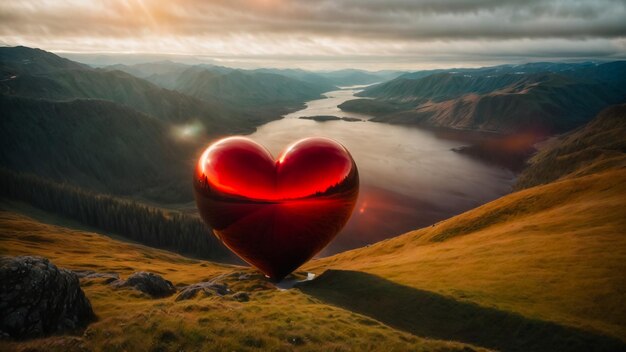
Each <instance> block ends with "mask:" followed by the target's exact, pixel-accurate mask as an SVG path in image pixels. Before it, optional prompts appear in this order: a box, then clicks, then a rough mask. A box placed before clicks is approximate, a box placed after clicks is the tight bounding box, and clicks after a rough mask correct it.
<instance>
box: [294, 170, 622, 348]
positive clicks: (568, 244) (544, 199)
mask: <svg viewBox="0 0 626 352" xmlns="http://www.w3.org/2000/svg"><path fill="white" fill-rule="evenodd" d="M624 179H626V169H625V168H623V167H622V168H613V169H610V170H605V171H602V172H600V173H596V174H592V175H587V176H582V177H578V178H572V179H567V180H563V181H560V182H554V183H551V184H548V185H544V186H540V187H535V188H530V189H527V190H524V191H520V192H517V193H513V194H510V195H508V196H505V197H502V198H500V199H498V200H495V201H493V202H491V203H488V204H486V205H483V206H481V207H479V208H476V209H474V210H471V211H469V212H466V213H464V214H461V215H459V216H456V217H453V218H451V219H449V220H446V221H442V222H440V223H438V224H435V225H433V226H432V227H428V228H424V229H420V230H417V231H414V232H410V233H407V234H404V235H402V236H399V237H396V238H393V239H390V240H386V241H383V242H380V243H378V244H375V245H372V246H369V247H367V248H363V249H357V250H353V251H349V252H345V253H342V254H338V255H336V256H333V257H329V258H324V259H321V260H318V261H314V262H311V263H309V264H308V265H307V266H306V267H305V268H306V269H307V270H313V271H315V272H317V273H321V272H323V271H324V270H327V269H341V270H353V271H359V272H364V273H369V274H372V275H375V276H376V277H378V278H380V279H384V280H388V281H390V282H392V283H394V284H397V285H401V286H402V287H407V288H414V289H418V290H425V291H428V292H432V293H436V294H438V295H441V296H443V297H447V298H449V299H452V300H455V301H460V302H470V303H474V304H477V305H479V306H480V307H488V308H495V309H498V310H500V311H506V312H514V313H517V314H520V315H521V316H524V317H527V318H536V319H541V320H544V321H550V322H554V323H557V324H559V325H563V326H571V327H575V328H578V329H582V330H585V331H591V332H596V333H600V334H606V335H610V336H613V337H615V338H619V339H621V340H622V341H626V308H625V307H626V306H624V304H623V302H624V300H625V299H626V290H625V288H626V277H625V276H624V272H626V260H624V258H626V238H625V237H624V229H626V210H625V209H626V184H624V182H623V180H624ZM357 279H358V278H357ZM345 280H346V284H347V285H349V281H347V280H349V278H346V279H345ZM351 297H352V298H351V299H352V300H354V299H355V298H354V297H358V295H357V294H355V293H354V292H353V293H351ZM388 299H389V300H392V301H393V300H394V296H393V295H391V294H390V295H389V297H388ZM376 307H381V308H380V309H381V310H382V309H385V308H384V305H376V306H374V307H373V308H372V309H377V308H376ZM397 319H403V318H402V317H399V318H397ZM387 322H388V323H390V324H393V323H394V322H396V320H395V318H394V319H391V320H389V321H387ZM488 323H489V322H488V321H485V322H483V324H488Z"/></svg>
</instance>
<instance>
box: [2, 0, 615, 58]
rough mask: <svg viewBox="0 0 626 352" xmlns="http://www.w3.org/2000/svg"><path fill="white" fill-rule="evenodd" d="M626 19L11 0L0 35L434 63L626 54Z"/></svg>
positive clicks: (512, 10)
mask: <svg viewBox="0 0 626 352" xmlns="http://www.w3.org/2000/svg"><path fill="white" fill-rule="evenodd" d="M625 19H626V0H589V1H579V0H537V1H534V0H526V1H522V0H519V1H517V0H516V1H510V0H471V1H462V0H414V1H409V0H320V1H315V0H214V1H205V0H179V1H171V0H163V1H161V0H144V1H141V0H126V1H122V0H93V1H86V0H69V1H61V0H58V1H55V0H20V1H11V0H7V1H0V44H3V45H26V46H31V47H39V48H42V49H45V50H50V51H53V52H56V53H59V54H62V55H66V56H71V57H73V58H82V59H84V61H89V60H103V56H102V55H103V54H106V55H109V56H110V57H114V59H112V60H117V61H119V60H126V61H133V60H138V58H146V57H149V58H170V59H174V60H177V61H186V62H202V61H205V62H213V63H218V64H223V65H227V66H239V67H256V66H265V67H303V68H310V69H330V68H344V67H355V68H364V69H385V68H400V69H422V68H434V67H451V66H479V65H488V64H497V63H509V62H510V63H518V62H528V61H545V60H567V61H583V60H588V59H596V60H615V59H624V58H626V20H625ZM139 60H141V59H139Z"/></svg>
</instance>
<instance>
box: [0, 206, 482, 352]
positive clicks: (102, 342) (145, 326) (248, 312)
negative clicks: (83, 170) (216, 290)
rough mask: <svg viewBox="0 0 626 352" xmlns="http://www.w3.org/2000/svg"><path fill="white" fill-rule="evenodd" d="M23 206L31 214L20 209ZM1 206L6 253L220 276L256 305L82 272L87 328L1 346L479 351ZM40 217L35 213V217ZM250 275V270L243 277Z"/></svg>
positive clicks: (177, 277) (123, 271)
mask: <svg viewBox="0 0 626 352" xmlns="http://www.w3.org/2000/svg"><path fill="white" fill-rule="evenodd" d="M21 211H25V210H24V208H22V210H21ZM26 212H27V213H28V216H26V215H22V214H19V213H15V212H13V211H7V210H6V209H5V210H2V211H0V233H1V234H2V236H0V254H2V255H42V256H45V257H48V258H50V259H51V261H52V262H53V263H55V264H56V265H58V266H60V267H65V268H69V269H73V270H93V271H97V272H116V273H119V274H120V275H121V276H122V277H126V276H127V275H129V274H131V273H133V272H135V271H139V270H145V271H150V272H154V273H158V274H160V275H162V276H163V277H165V278H166V279H168V280H171V281H172V282H173V283H174V284H175V285H179V286H180V285H184V284H191V283H196V282H200V281H205V280H211V279H217V280H219V282H223V283H227V284H228V285H229V288H230V289H231V290H233V291H235V292H240V291H244V292H247V293H249V295H250V301H249V302H238V301H236V300H234V299H232V298H231V297H230V296H225V297H219V296H216V295H214V296H210V297H201V296H202V295H199V296H198V297H197V298H194V299H191V300H187V301H178V302H177V301H175V296H172V297H169V298H163V299H150V298H148V297H146V296H144V295H143V294H140V293H139V292H137V291H133V290H129V289H122V290H116V289H113V288H111V287H110V286H109V285H106V284H104V283H103V282H102V281H101V280H99V279H81V286H82V288H83V290H84V291H85V293H86V295H87V297H88V298H89V299H90V301H91V304H92V306H93V308H94V311H95V313H96V315H97V316H98V319H97V321H96V322H95V323H93V324H91V325H90V326H89V327H88V328H87V329H86V330H85V331H77V332H75V333H74V334H67V335H61V336H52V337H48V338H42V339H36V340H31V341H25V342H9V341H6V340H3V341H0V350H2V351H37V350H42V351H80V350H84V349H89V350H94V351H126V350H133V351H143V350H151V351H181V350H187V351H196V350H211V351H235V350H236V351H251V350H265V351H289V350H297V351H319V350H326V351H352V350H381V351H383V350H384V351H406V350H411V351H442V352H443V351H473V350H475V348H473V347H471V346H468V345H463V344H460V343H454V342H444V341H438V340H430V339H423V338H418V337H415V336H413V335H411V334H408V333H405V332H401V331H398V330H395V329H393V328H390V327H389V326H386V325H384V324H382V323H380V322H378V321H376V320H374V319H371V318H368V317H366V316H363V315H360V314H356V313H352V312H350V311H348V310H345V309H341V308H337V307H334V306H331V305H327V304H324V303H322V302H320V301H319V300H317V299H314V298H312V297H309V296H307V295H306V294H303V293H302V292H300V291H299V290H297V289H291V290H284V291H283V290H278V289H276V288H275V287H274V286H273V285H271V284H269V283H268V282H267V281H266V280H265V279H264V278H262V277H260V276H259V275H258V274H256V273H255V272H252V271H250V270H249V269H246V268H242V267H234V266H225V265H217V264H214V263H211V262H205V261H198V260H192V259H188V258H185V257H181V256H178V255H174V254H172V253H169V252H165V251H161V250H156V249H152V248H149V247H144V246H141V245H137V244H133V243H128V242H121V241H118V240H116V239H112V238H109V237H107V236H104V235H101V234H98V233H93V232H90V231H89V230H88V229H84V228H79V229H76V227H75V224H72V223H68V222H65V221H62V222H61V224H62V225H63V226H58V225H53V224H51V223H57V224H59V221H60V220H58V219H57V218H54V217H50V215H48V214H45V213H41V212H37V211H32V210H29V209H28V208H26ZM36 219H37V220H36ZM242 275H249V277H247V278H245V279H240V276H242Z"/></svg>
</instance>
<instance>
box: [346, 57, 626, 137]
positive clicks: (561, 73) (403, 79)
mask: <svg viewBox="0 0 626 352" xmlns="http://www.w3.org/2000/svg"><path fill="white" fill-rule="evenodd" d="M359 95H360V96H363V97H368V98H371V99H357V100H351V101H347V102H345V103H344V104H342V105H341V106H340V108H342V109H343V110H346V111H354V112H361V113H367V114H372V115H375V116H376V117H375V118H374V119H373V121H379V122H388V123H396V124H416V125H424V126H434V127H445V128H455V129H468V130H480V131H495V132H503V133H509V132H515V131H520V130H525V129H533V130H539V131H542V132H543V133H544V134H550V133H553V132H561V131H566V130H569V129H571V128H574V127H577V126H580V125H581V124H583V123H585V122H586V121H588V120H589V119H591V118H592V117H593V116H594V115H595V114H596V113H597V112H598V111H600V110H601V109H603V108H604V107H606V106H608V105H611V104H616V103H621V102H624V101H626V61H617V62H611V63H604V64H594V63H582V64H558V63H532V64H526V65H503V66H495V67H487V68H479V69H451V70H431V71H419V72H414V73H409V74H404V75H401V76H400V77H398V78H396V79H393V80H391V81H388V82H384V83H381V84H377V85H374V86H371V87H368V88H366V89H365V90H364V91H363V92H361V93H359Z"/></svg>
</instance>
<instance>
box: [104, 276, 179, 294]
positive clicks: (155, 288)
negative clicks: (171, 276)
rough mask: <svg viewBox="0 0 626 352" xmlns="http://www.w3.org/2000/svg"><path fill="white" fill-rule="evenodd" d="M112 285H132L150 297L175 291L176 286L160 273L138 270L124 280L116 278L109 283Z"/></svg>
mask: <svg viewBox="0 0 626 352" xmlns="http://www.w3.org/2000/svg"><path fill="white" fill-rule="evenodd" d="M111 285H112V286H113V287H118V288H119V287H132V288H134V289H136V290H139V291H141V292H143V293H145V294H147V295H149V296H150V297H153V298H162V297H167V296H171V295H173V294H174V293H176V287H174V285H172V283H171V282H170V281H168V280H165V279H164V278H163V277H161V275H157V274H154V273H148V272H145V271H140V272H136V273H133V274H132V275H131V276H129V277H128V279H126V280H116V281H113V282H112V283H111Z"/></svg>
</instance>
